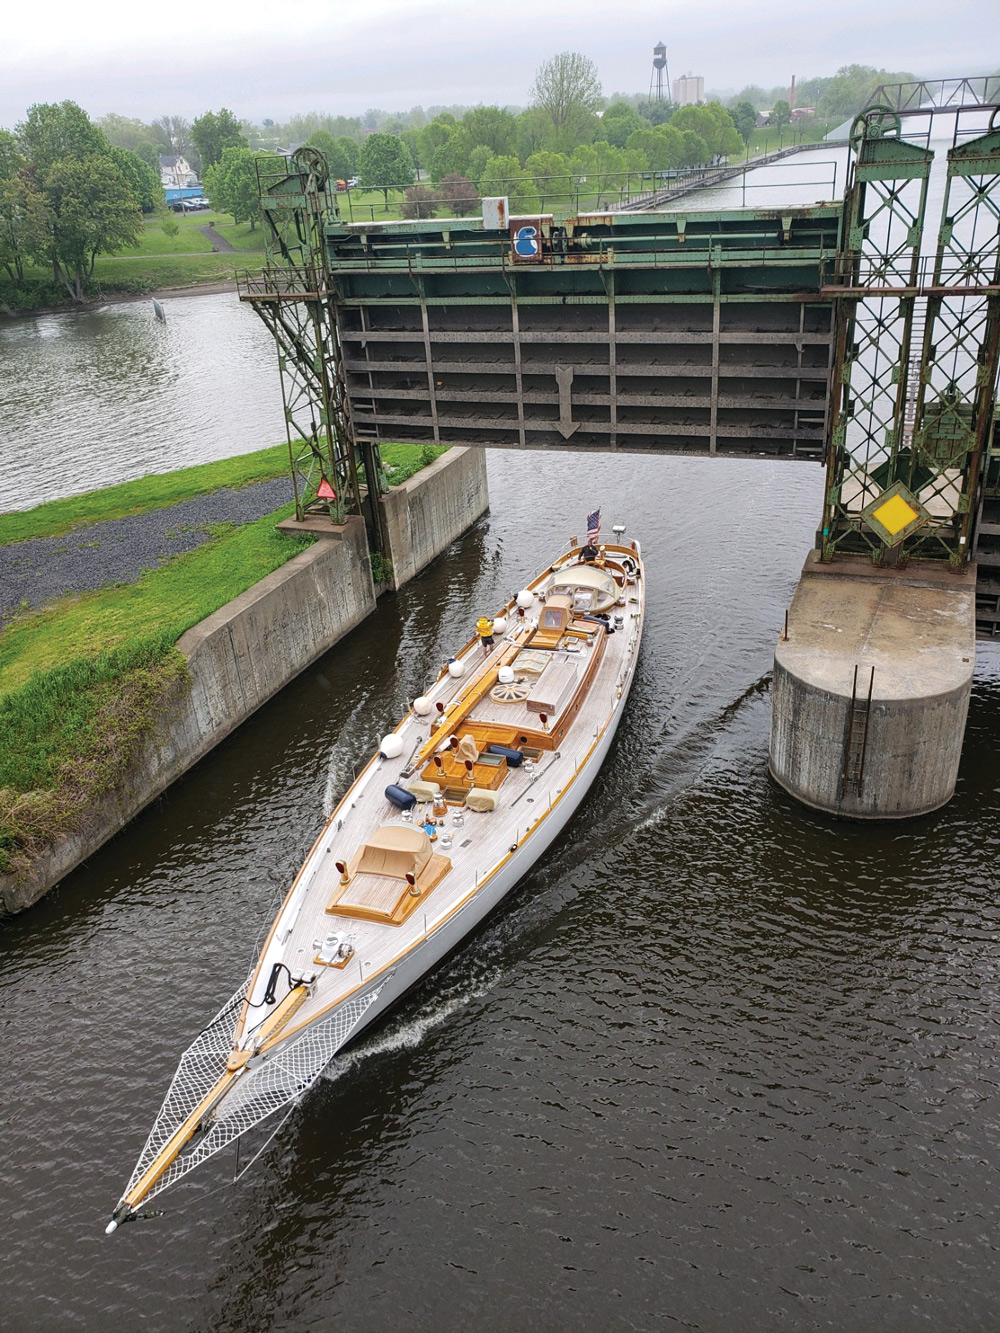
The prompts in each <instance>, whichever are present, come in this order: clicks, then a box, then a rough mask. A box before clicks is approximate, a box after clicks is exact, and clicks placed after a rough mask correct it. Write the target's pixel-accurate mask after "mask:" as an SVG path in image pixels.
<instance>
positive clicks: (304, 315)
mask: <svg viewBox="0 0 1000 1333" xmlns="http://www.w3.org/2000/svg"><path fill="white" fill-rule="evenodd" d="M257 175H258V182H259V190H260V203H261V211H262V212H263V215H264V219H265V222H266V225H267V250H268V267H267V268H266V269H265V270H264V272H263V273H261V274H260V275H250V274H248V275H247V276H246V277H245V278H244V279H243V281H242V282H241V284H240V299H241V300H243V301H246V302H248V303H249V304H250V305H251V306H252V308H253V309H254V310H255V311H256V312H257V314H258V315H259V316H260V317H261V319H262V320H263V321H264V323H265V324H266V325H267V327H268V328H269V329H270V331H271V333H272V335H273V337H274V340H275V343H276V345H277V349H278V368H279V372H280V376H281V392H282V398H283V401H284V407H285V423H286V429H287V433H288V447H289V459H290V463H291V469H292V480H293V484H294V486H295V506H296V514H297V517H298V518H299V519H302V518H304V517H305V516H306V515H307V514H311V513H323V514H325V513H329V515H330V516H331V518H333V519H334V520H337V521H339V520H342V519H343V517H344V515H345V514H346V513H351V512H353V513H362V512H364V510H363V507H362V506H363V501H364V499H365V498H366V496H367V495H368V494H369V493H371V494H372V495H373V498H374V496H375V495H377V485H378V473H379V471H380V469H381V461H380V459H379V457H378V453H377V450H375V451H374V452H373V453H372V455H371V457H366V458H365V460H364V461H365V463H367V464H368V466H367V468H366V474H367V475H366V478H365V480H366V482H367V487H365V488H363V487H362V485H361V482H360V479H359V475H358V457H357V451H356V449H355V447H354V442H353V435H352V431H351V423H350V419H349V415H348V406H347V403H346V400H345V395H344V392H343V382H342V357H341V354H340V345H339V342H338V338H337V325H336V318H335V315H334V310H333V297H332V294H331V291H330V283H329V272H328V268H327V261H326V248H325V240H324V223H325V222H327V221H335V220H336V219H337V218H338V216H339V215H338V211H337V203H336V195H335V194H334V193H333V192H331V191H330V190H329V189H328V188H327V187H328V185H329V172H328V169H327V165H326V159H325V158H324V157H323V156H322V154H321V153H319V152H317V150H315V149H313V148H308V147H302V148H299V149H298V150H297V151H296V152H295V153H294V154H293V155H292V157H291V159H288V158H285V157H261V158H260V159H258V164H257ZM324 482H326V483H328V485H329V486H330V488H332V490H333V492H334V498H332V499H331V497H330V496H329V495H328V494H324V495H319V494H318V492H319V491H320V490H321V489H322V490H323V491H324V493H325V492H326V489H327V488H326V486H324V485H323V483H324ZM367 508H368V514H367V517H368V519H369V525H370V535H371V539H372V544H373V545H374V546H375V547H376V548H381V546H382V542H381V540H380V538H381V530H380V515H379V507H378V505H377V504H370V505H369V506H368V507H367Z"/></svg>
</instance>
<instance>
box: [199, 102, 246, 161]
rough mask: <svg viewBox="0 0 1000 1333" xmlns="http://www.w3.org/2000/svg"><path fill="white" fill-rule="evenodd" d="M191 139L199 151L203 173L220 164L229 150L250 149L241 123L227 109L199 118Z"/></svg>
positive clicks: (209, 112) (208, 113) (210, 112)
mask: <svg viewBox="0 0 1000 1333" xmlns="http://www.w3.org/2000/svg"><path fill="white" fill-rule="evenodd" d="M191 137H192V139H193V140H194V144H195V147H196V148H197V149H198V156H199V157H200V159H201V169H202V171H207V170H208V168H209V167H214V166H215V164H216V162H220V161H221V160H222V154H223V153H224V152H225V150H226V149H227V148H247V147H248V144H247V140H246V136H245V135H244V133H243V129H242V127H241V125H240V122H239V121H238V120H237V119H236V117H235V116H234V115H233V113H232V112H231V111H229V110H228V109H227V108H226V107H223V108H222V110H221V111H218V112H216V111H206V112H205V114H204V115H203V116H199V117H198V119H197V120H196V121H195V122H194V124H193V125H192V126H191Z"/></svg>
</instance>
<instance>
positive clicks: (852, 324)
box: [822, 107, 934, 559]
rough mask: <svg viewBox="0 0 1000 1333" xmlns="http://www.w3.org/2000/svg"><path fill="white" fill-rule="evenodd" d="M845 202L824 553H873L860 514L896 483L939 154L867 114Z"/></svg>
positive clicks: (879, 544)
mask: <svg viewBox="0 0 1000 1333" xmlns="http://www.w3.org/2000/svg"><path fill="white" fill-rule="evenodd" d="M851 145H852V148H853V150H854V153H855V160H854V163H853V166H852V170H851V175H850V179H849V182H848V188H847V194H846V197H845V201H844V232H843V235H844V250H843V252H842V253H841V254H840V255H839V256H838V259H837V267H836V271H835V273H834V274H833V275H832V277H833V283H832V286H833V288H834V290H835V289H837V288H840V289H841V291H842V293H843V296H842V302H841V309H840V312H839V320H838V340H837V350H836V353H835V365H834V384H833V395H832V396H833V417H832V428H831V436H830V453H829V464H828V475H827V494H826V506H825V511H824V518H823V535H822V550H823V555H824V558H826V559H829V558H830V557H831V556H832V555H833V554H834V552H835V551H836V550H838V549H840V550H849V551H859V550H860V551H863V550H869V551H870V552H871V553H872V554H873V556H875V557H876V558H878V559H881V558H882V557H883V553H884V552H885V551H886V549H887V546H886V540H885V537H886V534H885V532H884V531H882V532H879V531H876V530H873V528H872V527H871V525H870V524H869V523H867V522H866V521H865V517H864V511H865V510H866V509H867V508H868V507H869V506H870V505H872V504H873V503H874V502H876V501H877V500H878V498H879V496H880V495H881V494H882V493H883V491H885V490H886V489H888V488H889V487H890V486H891V485H892V484H893V483H894V482H895V481H897V480H898V479H899V471H900V469H901V468H902V467H903V465H904V460H905V456H906V454H907V453H908V451H907V450H906V449H904V448H903V437H904V425H905V416H906V402H907V376H908V373H909V369H910V345H911V341H912V336H913V325H914V308H915V300H916V292H917V279H918V272H919V264H920V239H921V234H922V229H923V219H924V206H925V204H926V200H927V181H928V177H929V175H930V168H931V162H932V160H933V156H934V155H933V153H931V152H930V150H929V149H926V148H920V147H918V146H917V145H916V144H911V143H907V142H906V141H905V140H904V139H903V138H902V137H901V134H900V119H899V117H898V116H897V115H896V114H895V112H893V111H890V110H889V109H888V108H886V107H875V108H871V109H870V110H868V111H866V112H863V113H862V114H861V115H860V116H859V117H858V118H857V120H856V121H855V123H854V127H853V129H852V133H851Z"/></svg>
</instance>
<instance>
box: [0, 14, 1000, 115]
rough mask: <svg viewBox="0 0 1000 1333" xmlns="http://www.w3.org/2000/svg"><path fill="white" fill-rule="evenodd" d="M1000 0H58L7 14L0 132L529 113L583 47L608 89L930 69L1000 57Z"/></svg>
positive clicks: (988, 67)
mask: <svg viewBox="0 0 1000 1333" xmlns="http://www.w3.org/2000/svg"><path fill="white" fill-rule="evenodd" d="M998 38H1000V3H998V0H944V2H943V0H907V3H902V0H876V2H875V3H873V0H826V3H824V4H816V3H810V0H752V2H751V0H695V2H694V3H692V2H691V0H686V2H685V3H683V4H681V3H678V0H673V3H668V4H664V3H656V4H654V3H651V2H650V0H627V3H625V4H624V5H623V4H620V3H598V0H506V2H505V0H500V3H496V0H494V2H493V3H490V4H485V3H482V2H481V0H350V3H346V2H345V0H273V2H272V3H270V4H260V3H256V2H255V0H241V2H240V3H239V4H236V3H233V0H160V2H159V3H156V4H145V5H143V4H139V5H137V4H135V3H134V0H132V2H131V3H128V4H124V3H118V0H92V3H89V4H88V3H84V2H83V0H74V3H72V4H69V3H66V0H53V2H50V3H43V4H42V5H41V6H40V7H38V8H36V7H35V6H34V5H32V4H30V3H28V4H24V3H22V4H16V5H9V6H6V7H5V14H4V20H3V40H2V43H0V125H7V126H11V125H13V124H14V123H15V121H17V120H20V119H21V117H22V116H23V115H24V112H25V110H26V108H27V107H28V106H30V105H31V104H32V103H33V102H54V101H61V100H62V99H63V98H67V97H68V98H71V99H73V100H74V101H76V102H79V103H80V105H81V106H83V107H84V108H85V109H86V110H87V111H89V112H90V113H91V115H92V116H95V117H98V116H102V115H104V114H105V113H106V112H108V111H118V112H120V113H121V114H123V115H127V116H138V117H140V118H141V119H143V120H149V119H151V118H152V117H154V116H159V115H163V114H165V113H169V114H173V115H182V116H186V117H188V118H192V117H194V116H196V115H199V114H200V113H201V112H202V111H205V110H207V109H210V108H211V109H218V108H219V107H221V106H228V107H229V108H231V109H232V110H233V111H235V112H236V114H237V115H238V116H240V117H245V118H247V119H249V120H256V121H259V120H262V119H263V118H264V117H268V116H269V117H271V118H272V119H274V120H278V121H280V120H285V119H287V118H288V117H289V116H291V115H293V114H295V113H296V112H301V111H311V110H320V111H329V112H332V113H334V114H336V113H342V114H345V115H357V114H359V113H360V112H363V111H364V110H365V109H366V108H368V107H372V106H378V107H384V108H385V109H387V110H405V109H408V108H409V107H411V106H414V105H416V104H418V103H419V104H420V105H423V106H431V105H436V104H448V103H454V102H459V103H465V104H469V105H474V104H475V103H478V102H500V103H511V104H519V105H524V104H526V103H527V101H528V90H529V88H530V86H531V81H532V77H533V74H534V71H535V68H536V67H537V66H538V64H539V63H540V62H541V61H542V60H544V59H545V58H546V57H547V56H550V55H552V54H554V53H555V52H557V51H563V50H570V51H582V52H583V53H584V54H585V55H587V56H589V57H590V58H591V59H592V60H594V61H595V62H596V64H597V67H598V70H599V71H600V75H601V80H602V82H603V85H604V90H605V92H606V93H610V92H614V91H618V90H622V91H636V92H645V91H646V90H647V89H648V87H649V72H650V64H651V60H652V47H653V45H654V43H655V42H657V41H659V40H661V39H662V40H663V41H665V42H666V44H667V57H668V61H669V68H670V74H671V77H676V76H677V75H678V74H683V73H685V72H687V71H691V72H692V73H695V74H701V75H703V76H704V78H705V83H706V86H707V87H708V88H710V89H711V88H715V89H732V90H734V91H735V90H736V89H738V88H741V87H743V86H744V85H745V84H747V83H758V84H762V85H763V86H765V87H770V86H773V85H777V84H779V83H784V82H787V81H788V79H789V78H790V76H791V75H792V74H796V75H798V76H799V78H806V77H809V76H811V75H817V74H832V73H834V71H835V70H836V69H837V67H838V66H839V65H844V64H849V63H853V62H857V63H861V64H870V65H876V66H879V67H884V68H886V69H891V70H899V69H908V70H912V71H913V72H914V73H915V74H917V75H919V76H921V77H932V76H935V75H941V76H944V75H954V74H969V73H987V72H990V71H992V70H994V69H996V68H998V67H1000V40H998Z"/></svg>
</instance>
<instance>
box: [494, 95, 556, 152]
mask: <svg viewBox="0 0 1000 1333" xmlns="http://www.w3.org/2000/svg"><path fill="white" fill-rule="evenodd" d="M556 139H557V135H556V132H555V128H554V126H553V124H552V121H551V120H550V119H549V116H548V113H547V112H546V111H543V110H542V108H541V107H538V106H530V107H528V109H527V111H522V112H521V114H520V115H519V116H518V117H517V125H516V128H515V131H514V143H515V152H516V154H517V156H518V157H519V158H520V160H521V161H522V162H524V161H526V159H527V158H529V157H530V156H531V154H532V153H539V152H541V151H542V149H543V148H551V147H553V146H554V144H555V143H556ZM500 156H503V154H500Z"/></svg>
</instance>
